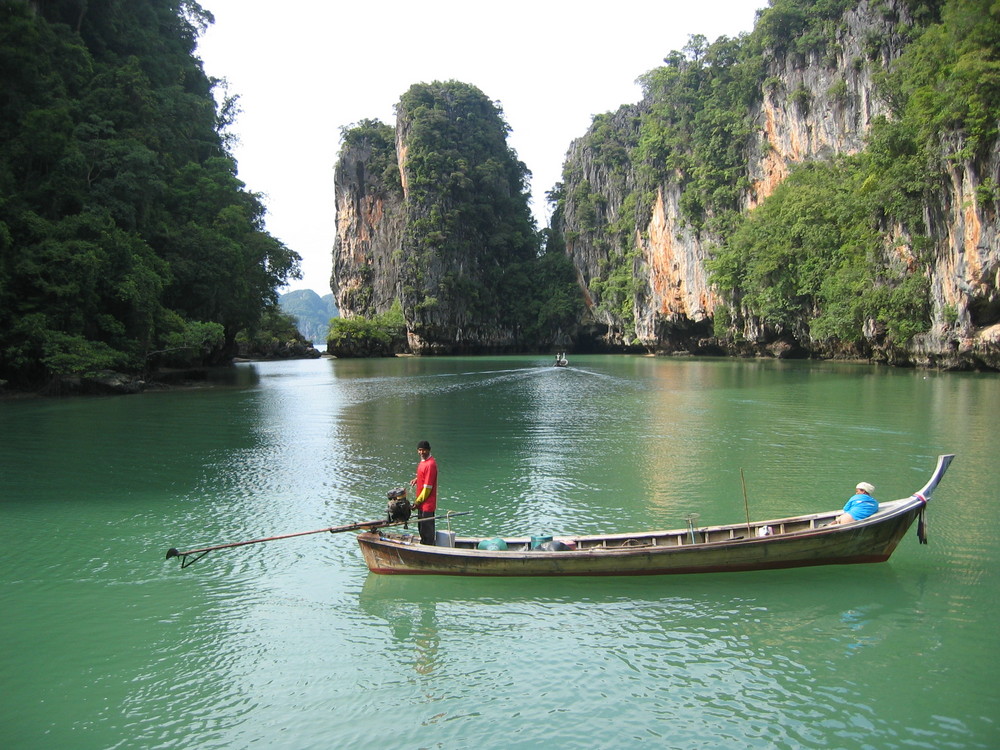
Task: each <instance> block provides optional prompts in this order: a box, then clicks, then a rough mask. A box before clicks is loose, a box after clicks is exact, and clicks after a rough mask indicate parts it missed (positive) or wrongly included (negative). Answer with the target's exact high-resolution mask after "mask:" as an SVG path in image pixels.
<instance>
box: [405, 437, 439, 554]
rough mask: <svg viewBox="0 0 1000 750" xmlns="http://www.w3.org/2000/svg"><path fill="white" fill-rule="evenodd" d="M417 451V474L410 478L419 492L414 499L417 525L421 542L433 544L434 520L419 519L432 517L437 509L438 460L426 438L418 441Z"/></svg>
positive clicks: (434, 540) (434, 538) (434, 539)
mask: <svg viewBox="0 0 1000 750" xmlns="http://www.w3.org/2000/svg"><path fill="white" fill-rule="evenodd" d="M417 453H419V454H420V463H419V464H417V476H416V477H415V478H414V479H411V480H410V484H411V485H413V486H414V487H415V488H416V492H417V499H416V500H415V501H414V503H413V507H414V508H416V509H417V521H418V523H417V527H418V528H419V529H420V542H421V544H430V545H433V544H434V543H435V542H436V537H435V533H434V531H435V530H434V521H424V522H422V523H420V522H419V521H420V519H421V518H430V517H432V516H433V515H434V512H435V511H436V510H437V481H438V468H437V461H435V460H434V456H432V455H431V444H430V443H428V442H427V441H426V440H421V441H420V442H419V443H417Z"/></svg>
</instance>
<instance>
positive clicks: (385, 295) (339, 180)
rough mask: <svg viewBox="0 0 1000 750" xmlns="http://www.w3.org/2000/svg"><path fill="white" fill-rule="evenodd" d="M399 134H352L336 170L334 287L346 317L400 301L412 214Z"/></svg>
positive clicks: (375, 129) (384, 130)
mask: <svg viewBox="0 0 1000 750" xmlns="http://www.w3.org/2000/svg"><path fill="white" fill-rule="evenodd" d="M395 159H396V152H395V131H394V130H393V128H391V127H389V126H388V125H384V124H382V123H377V122H367V123H363V125H362V127H360V128H357V129H355V130H354V131H352V134H351V137H350V138H349V140H348V142H346V143H345V144H344V146H343V148H342V149H341V152H340V155H339V158H338V160H337V164H336V167H335V169H334V191H335V196H336V216H337V235H336V240H335V245H334V254H333V277H332V279H331V282H330V285H331V288H332V289H333V290H334V291H335V297H336V301H337V309H338V310H339V311H340V314H341V315H342V316H344V317H347V318H351V317H356V316H361V317H372V316H374V315H376V314H378V313H380V312H385V311H386V310H388V309H389V308H390V307H391V306H392V302H393V300H394V299H396V298H397V297H398V296H399V292H400V287H401V280H400V270H401V269H400V263H399V257H398V256H399V248H400V247H401V246H402V238H403V230H404V227H405V218H406V212H405V207H404V202H403V196H402V192H401V191H400V189H399V180H398V172H397V171H396V170H395V169H394V166H393V165H394V163H395Z"/></svg>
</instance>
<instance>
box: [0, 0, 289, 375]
mask: <svg viewBox="0 0 1000 750" xmlns="http://www.w3.org/2000/svg"><path fill="white" fill-rule="evenodd" d="M212 20H213V19H212V17H211V15H210V14H209V13H208V12H206V11H205V10H203V9H202V8H201V7H200V6H199V5H198V3H197V2H193V0H106V1H105V2H99V3H95V2H90V3H88V2H86V0H49V1H47V2H26V1H25V0H0V69H2V70H3V78H2V83H0V86H2V88H0V142H2V143H3V149H2V151H0V378H3V379H7V380H9V381H10V382H11V383H12V384H16V385H30V384H33V383H39V382H43V381H45V380H48V379H51V378H58V377H61V376H66V375H81V374H92V373H94V372H96V371H99V370H102V369H117V370H123V371H131V372H143V371H148V370H150V369H153V368H155V367H157V366H160V365H169V364H174V365H187V364H193V363H197V364H200V363H206V362H212V361H221V360H222V359H224V358H226V357H227V356H228V355H231V354H232V352H233V351H234V350H235V341H236V336H237V334H238V333H239V332H240V331H253V329H255V328H256V327H257V326H258V325H259V324H260V322H261V320H262V315H263V314H264V312H265V311H266V310H267V309H269V308H271V307H273V306H274V304H275V303H276V299H277V297H276V292H275V290H276V289H277V287H279V286H280V285H281V284H282V283H283V282H284V281H286V280H287V279H288V278H289V277H295V276H296V275H297V273H298V263H299V258H298V256H297V255H296V254H295V253H294V252H291V251H290V250H289V249H288V248H286V247H285V246H283V245H282V243H280V242H279V241H278V240H276V239H275V238H273V237H271V236H270V235H269V234H267V233H266V232H265V231H264V229H263V217H264V208H263V205H262V203H261V201H260V199H259V198H258V196H256V195H254V194H253V193H250V192H248V191H247V190H246V189H245V186H244V185H243V183H242V182H240V180H239V179H238V178H237V176H236V163H235V161H234V160H233V158H232V156H231V154H230V153H229V150H228V148H227V136H226V134H225V128H226V126H227V125H228V124H230V122H231V119H232V117H233V116H234V113H235V101H234V100H233V99H231V98H230V99H227V100H226V102H225V103H224V104H223V105H222V106H217V104H216V100H215V98H214V95H213V89H214V88H215V86H216V84H217V82H216V81H214V80H211V79H209V78H208V77H207V76H206V75H205V73H204V71H203V69H202V65H201V61H200V60H199V59H198V58H197V57H196V56H195V54H194V53H195V47H196V42H197V37H198V35H199V33H200V32H201V31H203V30H204V29H205V28H206V25H207V24H209V23H211V22H212Z"/></svg>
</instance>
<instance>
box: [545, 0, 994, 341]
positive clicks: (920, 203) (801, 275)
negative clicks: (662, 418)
mask: <svg viewBox="0 0 1000 750" xmlns="http://www.w3.org/2000/svg"><path fill="white" fill-rule="evenodd" d="M858 6H859V3H858V2H857V0H772V2H771V5H770V7H768V8H766V9H764V10H763V11H761V13H760V14H759V16H758V22H757V24H756V27H755V29H754V31H753V32H752V33H751V34H748V35H745V36H741V37H739V38H737V39H729V38H726V37H722V38H720V39H718V40H716V41H715V42H713V43H711V44H709V43H707V42H706V40H705V39H704V38H703V37H699V36H693V37H691V40H690V43H689V44H688V45H687V46H686V47H685V48H684V49H683V50H682V51H680V52H673V53H671V54H670V55H669V56H668V57H667V58H666V59H665V60H664V62H665V65H664V66H662V67H659V68H657V69H655V70H652V71H650V72H649V73H647V74H646V75H644V76H643V77H642V78H641V83H642V85H643V89H644V97H643V100H642V102H641V103H640V104H639V105H637V106H636V107H632V106H629V107H623V108H621V110H619V111H618V112H617V113H614V114H613V115H603V116H599V117H596V118H595V119H594V123H593V126H592V127H591V129H590V131H589V132H588V133H587V135H586V136H585V137H584V138H583V139H581V141H580V142H579V143H578V148H577V150H576V153H577V154H580V155H582V156H578V157H577V160H576V161H574V160H570V161H569V162H567V164H566V167H565V169H564V175H563V183H562V184H561V185H560V186H559V189H558V191H557V196H558V198H559V204H558V206H559V210H558V212H557V216H560V217H567V218H568V219H569V220H568V221H567V223H566V225H565V227H564V229H565V232H566V235H567V237H568V238H570V239H572V240H578V241H579V247H580V248H581V249H579V252H580V253H581V254H586V255H588V257H589V262H590V263H591V265H592V269H591V270H592V272H595V273H594V277H593V278H588V279H587V282H588V286H589V288H590V290H591V292H592V294H593V296H594V297H595V300H596V303H597V309H598V310H601V311H604V312H605V314H607V315H608V316H609V317H610V319H611V321H612V323H613V322H614V321H615V320H616V319H617V320H618V321H619V322H620V323H621V324H622V325H623V326H624V327H625V328H626V329H627V328H628V326H629V325H630V324H631V323H632V312H631V310H630V309H629V305H628V304H622V298H623V297H626V298H627V297H628V296H629V295H630V294H631V291H630V287H629V284H628V280H629V278H630V275H631V274H633V273H634V270H633V269H634V268H640V266H639V265H638V264H635V263H633V258H635V257H636V254H637V252H638V250H639V248H638V246H637V244H636V238H637V237H639V238H640V240H641V238H642V235H641V233H642V232H643V231H645V229H646V228H647V227H648V226H649V220H650V209H651V207H652V205H653V200H654V198H655V195H656V193H657V191H658V190H660V189H661V188H662V187H664V186H668V185H669V186H676V187H679V188H680V200H679V210H680V219H681V220H682V221H683V222H685V223H686V224H687V228H688V229H689V230H691V231H692V232H694V233H696V234H697V235H698V236H699V237H700V239H701V240H702V241H703V242H705V243H709V244H711V245H714V246H715V258H714V260H713V261H712V262H711V263H710V269H711V271H712V279H713V282H714V283H715V284H716V285H717V288H718V289H720V290H721V291H722V292H723V293H724V297H725V304H724V306H722V307H720V308H719V311H721V313H720V314H722V315H724V317H725V318H726V320H725V323H726V325H721V326H720V325H719V323H720V321H719V320H717V321H716V332H717V333H722V334H725V335H726V336H730V337H731V336H733V335H737V333H738V331H739V330H740V327H741V325H742V323H743V322H745V318H746V317H754V318H756V319H757V320H758V321H759V322H760V323H762V324H763V325H764V326H765V327H767V328H770V329H771V330H772V331H777V332H779V333H780V332H789V333H792V334H794V335H795V336H796V337H798V338H800V341H802V342H803V343H807V342H808V340H810V339H811V340H812V341H824V342H841V343H842V344H845V345H848V346H850V345H854V344H856V343H858V342H859V341H860V340H861V339H862V338H867V339H869V340H873V339H874V340H877V341H878V342H880V345H885V346H887V347H893V346H901V345H905V344H906V342H908V341H909V340H910V339H911V338H912V337H913V335H914V334H916V333H919V332H921V331H925V330H927V329H928V327H929V325H930V314H931V310H930V304H929V288H928V281H927V277H928V273H929V268H930V266H931V263H932V262H933V252H932V246H933V242H934V241H935V238H932V237H931V236H930V235H931V227H929V226H928V224H927V215H928V212H933V211H936V210H937V208H936V207H935V204H936V203H937V202H938V201H939V198H938V196H940V195H941V191H942V187H943V185H944V184H945V172H946V169H947V168H948V166H949V165H951V164H956V163H967V164H969V165H970V167H971V168H972V169H973V170H974V171H975V172H976V173H979V174H984V173H985V172H986V167H987V161H986V160H987V158H988V154H990V153H991V151H992V149H994V147H995V145H996V142H997V123H998V122H1000V12H998V10H997V7H998V6H997V5H996V3H995V2H992V0H926V1H924V0H920V1H918V0H904V2H900V3H890V2H872V3H870V4H869V6H870V7H871V9H872V12H874V14H875V17H876V18H878V19H879V20H880V21H882V22H884V23H880V24H877V25H873V26H872V30H871V31H870V32H869V34H868V36H867V37H866V38H865V39H864V40H863V42H864V44H863V45H862V46H863V48H864V57H862V58H859V59H857V60H853V61H848V62H849V64H851V65H853V66H854V67H855V69H856V70H861V69H863V68H865V67H868V68H869V69H870V71H871V73H872V76H873V77H874V79H875V80H876V84H877V91H876V93H877V95H878V96H879V97H880V98H881V99H882V100H884V101H885V102H887V103H888V104H889V106H890V107H891V109H892V116H891V118H883V119H881V120H878V121H876V122H875V123H874V125H873V127H872V129H871V131H870V133H869V136H868V145H867V148H866V149H865V150H864V151H863V152H862V153H860V154H857V155H855V156H851V157H844V158H838V159H835V160H832V161H826V162H814V163H811V164H808V165H804V166H801V167H800V168H799V169H798V170H793V173H792V175H791V177H790V178H788V180H787V181H786V183H785V184H783V185H782V186H780V187H779V189H777V190H776V191H775V192H774V193H773V194H772V195H771V196H770V197H768V198H767V199H766V200H765V201H763V203H762V204H761V205H759V206H758V207H757V208H756V209H755V210H754V211H752V212H749V213H744V212H743V209H742V207H743V206H744V205H745V202H746V198H747V196H748V195H749V193H750V187H751V186H750V183H749V178H748V169H747V167H748V164H749V163H750V162H751V160H752V159H753V158H754V157H755V156H756V155H754V154H752V153H751V150H752V149H753V148H755V147H757V144H759V141H760V138H759V134H758V130H759V128H760V127H761V124H760V123H759V122H756V121H754V120H753V119H752V118H754V117H755V116H756V113H759V112H760V106H759V105H760V103H761V102H762V97H763V96H765V95H770V96H772V97H781V96H784V97H786V101H785V102H782V103H781V104H783V105H784V106H786V107H787V108H788V109H790V110H793V111H795V110H797V111H798V113H799V114H805V113H807V112H808V110H809V108H810V107H811V106H813V105H814V103H813V102H812V101H811V94H810V92H809V90H808V89H807V88H806V87H805V86H802V87H800V88H798V89H796V90H793V91H782V90H781V88H780V86H781V85H782V84H781V79H779V78H774V79H768V78H766V76H767V70H768V65H769V64H770V63H772V62H776V61H778V62H779V63H780V64H779V66H778V67H779V69H780V68H781V66H782V65H786V66H789V65H790V66H794V67H795V68H796V69H803V70H807V69H808V68H809V67H828V68H833V66H834V64H835V62H836V60H837V59H838V58H837V56H838V55H839V54H840V53H842V50H841V48H840V47H839V42H840V40H841V39H842V38H843V35H844V34H845V33H846V32H847V23H846V20H845V15H844V14H845V13H846V12H848V11H851V10H853V9H854V8H856V7H858ZM866 7H868V6H866ZM900 8H903V9H905V11H906V12H908V13H909V14H910V16H911V18H912V23H904V22H903V19H902V18H901V17H900V15H899V12H898V11H899V9H900ZM901 45H905V49H904V50H903V52H902V55H901V56H900V57H899V58H898V60H895V61H894V62H893V63H892V65H891V66H890V67H889V68H888V69H884V68H883V65H882V60H883V55H887V54H889V50H890V49H893V50H898V49H899V47H900V46H901ZM807 72H808V71H807ZM846 91H847V87H846V84H845V83H844V81H842V80H841V81H837V82H834V84H833V85H832V86H831V89H830V94H831V98H833V99H834V100H836V95H837V93H838V92H840V95H841V96H846V95H847V93H846ZM582 159H587V160H589V165H590V168H592V169H594V170H595V171H596V170H599V171H600V172H601V174H602V175H603V178H604V181H605V184H604V185H602V186H601V187H600V188H599V189H595V188H594V186H593V185H591V184H589V183H588V182H587V181H586V180H585V179H584V178H583V169H582V162H581V160H582ZM997 191H998V186H997V185H996V184H994V183H993V181H991V180H989V179H986V180H984V182H983V187H981V188H980V191H979V192H980V194H979V195H978V196H977V197H978V198H979V200H980V202H981V203H982V205H984V206H988V205H990V204H991V203H993V205H996V204H995V202H996V201H997V198H998V195H997ZM612 209H615V210H612ZM616 212H617V218H616V219H614V220H612V218H611V217H612V216H614V215H615V214H616ZM890 238H892V239H890ZM894 245H898V247H897V246H894ZM594 258H597V259H599V262H595V261H594ZM640 271H641V272H644V269H640Z"/></svg>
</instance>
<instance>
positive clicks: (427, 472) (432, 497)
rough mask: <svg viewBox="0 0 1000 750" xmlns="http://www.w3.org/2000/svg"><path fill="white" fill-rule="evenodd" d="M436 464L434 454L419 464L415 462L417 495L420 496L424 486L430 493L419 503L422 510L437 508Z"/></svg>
mask: <svg viewBox="0 0 1000 750" xmlns="http://www.w3.org/2000/svg"><path fill="white" fill-rule="evenodd" d="M437 483H438V465H437V461H435V460H434V456H428V457H427V458H425V459H424V460H423V461H421V462H420V463H419V464H417V497H420V492H421V491H422V490H423V489H424V487H430V488H431V491H430V494H429V495H427V498H426V499H425V500H424V502H423V503H421V505H420V509H421V510H423V511H425V512H426V511H434V510H437V499H438V488H437Z"/></svg>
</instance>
